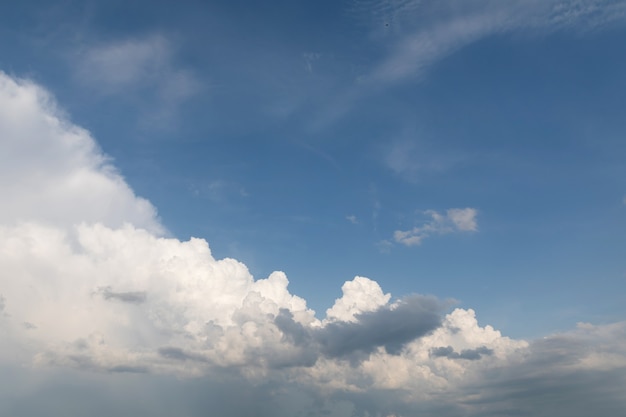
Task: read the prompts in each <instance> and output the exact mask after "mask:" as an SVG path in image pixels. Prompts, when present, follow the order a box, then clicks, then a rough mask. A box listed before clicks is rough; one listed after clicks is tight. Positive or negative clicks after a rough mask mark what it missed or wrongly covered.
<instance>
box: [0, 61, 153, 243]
mask: <svg viewBox="0 0 626 417" xmlns="http://www.w3.org/2000/svg"><path fill="white" fill-rule="evenodd" d="M0 138H1V140H2V154H3V155H4V156H5V157H4V158H3V163H2V164H0V189H2V195H3V203H2V204H1V205H0V220H2V221H3V223H5V224H6V223H15V222H19V221H38V222H44V223H51V224H55V225H60V226H63V227H68V226H71V225H72V224H75V223H80V222H96V221H97V222H100V223H102V224H105V225H107V226H110V227H119V226H122V225H123V224H124V223H132V224H134V225H136V226H138V227H143V228H146V229H148V230H150V231H152V232H155V233H163V231H164V228H163V227H162V226H161V224H160V223H159V221H158V219H157V217H156V210H155V208H154V207H153V206H152V205H151V204H150V203H149V202H148V201H147V200H145V199H143V198H139V197H137V196H135V194H134V193H133V191H132V190H131V189H130V187H129V186H128V184H126V182H125V181H124V179H123V178H122V176H121V175H120V174H119V173H118V172H117V170H116V169H115V167H114V166H113V165H112V164H111V161H110V160H109V159H108V158H107V157H106V155H104V154H102V152H101V151H100V150H99V149H98V146H97V144H96V143H95V141H94V140H93V138H92V137H91V136H90V135H89V132H87V131H86V130H84V129H81V128H80V127H77V126H75V125H72V124H71V123H69V122H68V121H67V120H65V118H64V116H63V114H62V113H61V112H60V111H59V110H58V109H57V106H56V104H55V103H54V100H53V99H52V98H51V97H50V95H49V94H48V93H47V92H46V91H44V90H43V89H41V88H40V87H38V86H36V85H34V84H32V83H31V82H29V81H25V80H17V79H12V78H10V77H8V76H7V75H5V74H3V73H1V72H0Z"/></svg>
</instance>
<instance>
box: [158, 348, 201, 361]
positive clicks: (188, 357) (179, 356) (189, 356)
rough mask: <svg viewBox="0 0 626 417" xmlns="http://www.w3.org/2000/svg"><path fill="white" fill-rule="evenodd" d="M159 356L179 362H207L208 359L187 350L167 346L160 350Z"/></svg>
mask: <svg viewBox="0 0 626 417" xmlns="http://www.w3.org/2000/svg"><path fill="white" fill-rule="evenodd" d="M158 352H159V355H161V356H162V357H164V358H167V359H174V360H178V361H196V362H206V361H207V359H206V358H205V357H204V356H202V355H199V354H197V353H191V352H186V351H185V350H183V349H181V348H177V347H171V346H166V347H162V348H159V350H158Z"/></svg>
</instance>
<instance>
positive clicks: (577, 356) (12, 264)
mask: <svg viewBox="0 0 626 417" xmlns="http://www.w3.org/2000/svg"><path fill="white" fill-rule="evenodd" d="M0 154H1V155H3V156H4V157H5V160H6V161H7V163H6V164H3V165H2V166H0V169H1V170H2V171H1V173H2V176H1V178H2V182H0V187H1V188H0V190H1V191H2V194H3V196H6V197H7V200H6V201H7V202H8V203H7V204H3V205H2V206H1V207H0V270H1V271H2V274H0V333H1V334H2V338H0V370H2V372H1V373H0V374H2V375H3V377H0V378H5V380H6V378H11V381H18V383H17V384H16V383H12V384H4V385H3V386H8V388H7V389H6V390H5V389H3V390H0V414H2V415H18V416H20V415H29V414H31V415H34V414H41V412H40V411H41V404H46V401H47V400H46V398H47V397H46V395H49V396H51V397H54V398H55V400H56V402H54V401H53V402H52V403H51V404H52V408H49V409H48V410H51V411H50V413H48V412H46V413H47V414H48V415H52V416H54V417H56V416H57V415H58V416H61V415H63V416H65V415H67V410H66V409H62V408H59V406H58V404H59V398H61V399H64V398H68V397H67V396H68V395H69V394H68V393H69V392H70V391H71V392H72V395H74V397H76V395H75V392H76V390H75V389H76V388H77V387H81V389H83V391H81V392H83V393H86V394H85V395H86V397H85V398H89V400H90V401H87V400H85V402H86V403H90V404H93V401H96V402H95V403H96V404H101V403H102V402H105V403H108V402H109V401H112V402H113V403H115V401H114V400H115V398H118V397H119V396H120V392H121V391H120V390H111V388H110V387H112V386H118V385H117V382H120V381H127V380H128V377H127V378H121V377H120V376H119V375H120V374H128V373H132V374H135V375H136V378H133V382H141V383H138V384H136V385H139V386H144V383H146V384H147V385H146V386H150V387H154V390H155V391H154V392H152V394H151V395H152V396H156V397H158V398H160V396H161V394H163V395H167V394H166V393H167V389H165V388H163V387H164V385H163V384H165V382H162V381H164V380H163V379H159V378H156V377H154V376H153V374H162V375H171V374H174V375H186V376H197V377H198V378H200V379H197V380H195V381H197V382H188V381H187V382H178V383H177V384H184V386H185V387H195V388H194V389H195V390H198V391H196V392H202V395H201V396H200V397H201V398H205V396H206V395H213V397H211V399H212V403H213V404H212V406H214V407H223V408H222V409H224V410H229V411H228V413H227V414H221V415H237V410H238V412H239V415H242V414H241V413H242V412H244V411H242V410H248V411H249V410H255V409H256V407H257V406H258V404H259V401H264V402H263V404H264V406H266V407H269V408H264V409H263V410H261V411H260V413H261V415H285V413H286V412H285V411H284V410H283V411H280V410H279V409H277V408H276V407H278V405H277V404H274V403H271V401H270V403H268V402H267V401H269V400H267V398H270V399H276V398H280V399H283V400H284V401H287V402H286V404H289V407H291V408H290V411H294V412H292V413H291V414H290V415H293V414H297V413H299V412H302V410H309V411H311V412H312V413H313V414H318V415H320V414H325V413H326V412H329V413H331V415H332V413H335V415H340V416H347V415H353V413H356V414H359V415H370V416H372V415H381V416H383V415H396V416H400V415H416V414H419V413H427V414H428V413H430V414H437V415H443V416H461V415H464V416H477V415H506V414H503V413H498V410H501V409H502V408H501V407H502V406H503V403H506V404H504V406H506V407H508V408H507V410H508V409H509V408H510V409H515V407H522V408H523V407H528V405H527V404H534V403H535V400H536V399H537V398H538V397H537V394H536V391H533V389H532V388H533V387H532V386H529V385H528V384H527V383H526V382H525V381H531V382H532V384H543V385H541V386H542V387H544V388H545V389H547V390H548V392H549V393H550V395H551V396H552V397H553V398H558V399H562V402H565V401H566V400H567V399H568V398H570V397H568V394H567V391H566V390H565V391H563V390H561V391H559V390H558V387H565V388H568V387H569V386H568V385H567V384H568V381H572V376H576V375H578V376H579V379H578V380H580V381H583V383H584V387H588V388H589V389H591V390H592V391H593V390H595V391H594V392H597V387H598V384H597V381H596V380H594V379H593V377H594V376H595V375H599V376H607V377H612V378H613V379H612V380H611V381H616V382H617V383H621V382H624V381H623V380H624V375H625V374H626V373H624V372H623V371H624V369H625V367H626V351H625V350H624V346H626V343H625V342H626V340H625V335H626V332H624V326H626V325H625V324H624V323H621V324H615V325H611V326H592V325H581V326H580V327H579V329H577V330H576V331H575V332H569V333H565V334H561V335H554V336H551V337H549V338H548V339H545V340H541V341H536V342H532V343H528V342H525V341H521V340H512V339H509V338H507V337H504V336H502V335H501V334H500V332H498V331H497V330H495V329H493V328H492V327H490V326H479V325H478V322H477V320H476V317H475V313H474V311H472V310H468V309H456V310H454V311H452V312H451V313H449V314H443V312H442V309H443V308H444V305H443V304H444V303H442V302H440V301H438V300H437V299H435V298H433V297H424V296H418V295H412V296H408V297H403V298H401V299H398V300H392V299H391V295H390V294H388V293H384V292H383V290H382V289H381V287H380V285H379V284H378V283H376V282H375V281H373V280H371V279H368V278H364V277H356V278H354V279H353V280H351V281H348V282H346V283H345V284H344V285H343V287H342V292H343V294H342V296H341V297H340V298H338V299H337V300H336V302H335V304H334V305H333V306H332V307H331V308H330V309H328V311H327V312H326V317H325V318H324V319H322V320H320V319H318V318H316V317H315V315H314V312H313V311H311V310H310V309H308V308H307V305H306V301H305V300H304V299H303V298H300V297H298V296H296V295H293V294H291V293H290V292H289V290H288V279H287V277H286V276H285V274H283V273H282V272H274V273H272V274H270V276H269V277H268V278H266V279H256V280H255V279H254V278H253V277H252V276H251V274H250V273H249V271H248V269H247V268H246V266H245V265H244V264H242V263H241V262H238V261H237V260H234V259H229V258H226V259H215V258H214V257H213V255H212V254H211V250H210V248H209V245H208V244H207V242H206V241H205V240H203V239H196V238H194V239H190V240H189V241H185V242H182V241H179V240H178V239H174V238H166V237H163V236H162V232H163V227H162V226H161V225H160V223H159V222H158V219H157V218H156V215H155V211H154V209H153V208H152V206H151V205H150V204H149V203H148V202H147V201H145V200H143V199H141V198H139V197H137V196H135V195H134V194H133V192H132V190H131V189H130V187H129V186H128V185H127V184H126V183H125V182H124V180H123V178H122V177H121V176H120V174H119V173H117V172H116V171H115V170H114V168H113V167H112V166H111V164H110V163H109V162H108V160H107V158H106V157H105V156H104V155H103V154H102V153H101V152H100V151H99V150H98V149H97V147H96V145H95V143H94V141H93V139H92V138H91V137H90V136H89V134H88V133H87V132H86V131H84V130H82V129H80V128H78V127H76V126H74V125H72V124H71V123H69V122H68V121H67V120H66V119H65V118H63V117H62V116H61V115H60V113H59V112H58V110H56V109H55V107H54V105H53V103H52V100H51V98H50V97H49V95H47V94H46V93H45V91H43V90H42V89H41V88H40V87H38V86H36V85H34V84H32V83H29V82H26V81H22V80H15V79H12V78H10V77H8V76H6V75H4V74H2V75H0ZM44 155H45V156H44ZM427 214H428V215H429V216H430V218H431V220H430V221H429V222H427V223H426V224H424V225H422V226H421V228H420V229H419V231H417V232H412V233H413V234H411V233H409V234H408V235H406V236H404V237H405V238H407V239H410V238H420V239H421V238H423V237H424V236H425V235H429V234H433V233H446V232H448V231H450V232H451V231H473V230H476V222H475V216H476V212H475V210H474V209H471V208H466V209H450V210H448V211H447V212H446V213H445V214H440V213H438V212H434V211H430V212H428V213H427ZM15 363H19V364H23V365H24V366H25V368H23V369H18V368H16V365H14V364H15ZM42 367H45V368H53V369H55V371H53V373H52V374H49V373H45V372H42V371H41V368H42ZM68 369H77V370H80V371H82V373H78V374H77V373H72V372H69V371H68ZM33 373H37V374H38V376H36V377H32V378H31V379H28V378H30V377H28V375H31V374H33ZM86 374H90V375H92V374H95V375H97V376H95V377H86V376H85V375H86ZM6 375H10V376H6ZM46 375H49V376H46ZM620 375H621V376H620ZM620 378H621V379H620ZM24 380H28V381H31V382H29V383H26V382H24ZM33 380H35V381H36V382H32V381H33ZM59 381H64V384H67V385H63V386H61V387H60V386H59ZM192 381H194V380H192ZM224 381H226V382H224ZM546 381H547V382H546ZM29 384H32V386H30V385H29ZM194 384H196V385H194ZM221 384H226V386H228V387H229V390H228V392H230V394H228V395H222V394H221V393H223V392H224V391H223V389H222V391H220V385H221ZM83 386H89V387H91V390H86V391H85V390H84V388H82V387H83ZM103 386H105V387H108V388H107V389H104V390H103V389H100V388H102V387H103ZM602 386H606V385H602ZM617 386H623V384H622V385H617ZM51 387H54V389H52V391H51ZM64 387H65V388H64ZM159 387H160V388H159ZM475 387H479V389H478V391H477V389H476V388H475ZM506 387H513V389H514V391H515V392H514V393H515V394H516V396H512V397H511V396H507V395H506V394H507V392H506V391H504V390H505V388H506ZM555 387H556V388H555ZM138 389H139V390H141V388H138ZM295 391H297V395H296V397H293V396H292V394H294V392H295ZM579 391H580V392H582V393H583V394H584V391H582V390H579ZM233 392H235V393H236V399H233V398H234V396H235V394H232V393H233ZM577 392H578V391H577ZM611 392H612V391H609V394H606V395H605V396H604V397H603V398H604V404H605V405H604V407H605V409H607V410H609V409H610V410H619V409H620V408H619V406H620V405H622V404H623V401H624V400H623V395H621V392H620V393H617V394H611ZM50 393H51V394H50ZM116 393H117V394H116ZM216 393H218V394H219V395H218V394H216ZM240 393H247V395H245V396H240V395H239V394H240ZM35 395H36V396H37V400H38V401H31V400H32V399H33V397H34V396H35ZM187 395H189V394H185V396H184V398H188V397H187ZM124 398H125V399H124V401H130V400H128V398H126V397H124ZM258 398H265V400H258ZM293 398H297V400H294V399H293ZM577 398H578V397H576V398H573V400H574V401H576V400H577ZM517 399H520V400H519V401H518V400H517ZM92 400H93V401H92ZM142 400H143V398H142ZM522 400H523V401H522ZM20 401H22V402H20ZM176 401H179V402H180V401H181V400H180V399H177V400H176ZM272 401H273V400H272ZM289 401H291V402H289ZM620 401H621V402H620ZM142 402H143V401H142ZM147 403H150V401H148V402H147ZM157 403H159V404H162V402H159V401H157ZM16 404H17V405H16ZM54 404H57V405H56V407H55V406H54ZM176 404H177V405H181V406H182V407H183V408H182V409H184V410H186V413H187V414H188V415H201V414H202V413H206V408H204V409H203V410H199V409H198V410H191V409H189V408H185V407H189V405H188V404H186V405H183V404H181V403H178V402H177V403H176ZM268 404H269V405H268ZM577 404H580V401H578V403H577ZM29 406H30V407H35V408H29ZM37 406H39V407H40V408H39V409H37ZM135 407H136V405H135ZM272 407H273V408H272ZM320 407H321V409H320ZM537 407H540V411H541V410H544V411H545V410H551V411H554V410H555V409H556V408H554V407H553V408H550V407H549V404H548V405H544V406H537ZM541 407H543V408H541ZM607 407H608V408H607ZM217 409H220V408H217ZM621 409H622V410H623V407H622V408H621ZM28 410H31V411H32V412H30V413H29V412H28ZM35 410H39V411H35ZM84 410H85V409H83V411H84ZM89 410H90V409H89ZM102 410H103V409H99V410H95V411H94V412H93V413H91V412H86V413H84V414H89V415H105V414H106V413H104V412H103V411H102ZM169 410H171V409H169ZM441 410H444V411H445V412H438V411H441ZM574 410H575V409H574ZM581 410H585V412H586V414H581V413H579V414H576V412H574V413H569V414H568V415H569V416H582V415H591V414H593V413H590V410H593V409H592V408H589V407H587V408H584V407H582V408H581ZM532 411H533V410H531V412H529V413H528V414H532V415H551V416H557V415H558V414H554V413H552V414H549V413H547V412H543V414H542V413H538V412H535V413H533V412H532ZM109 414H110V413H109ZM170 414H171V413H170ZM151 415H164V411H163V409H160V410H157V411H156V412H155V413H152V414H151ZM243 415H245V413H244V414H243ZM594 415H597V414H594ZM604 415H615V413H613V414H608V413H607V414H604Z"/></svg>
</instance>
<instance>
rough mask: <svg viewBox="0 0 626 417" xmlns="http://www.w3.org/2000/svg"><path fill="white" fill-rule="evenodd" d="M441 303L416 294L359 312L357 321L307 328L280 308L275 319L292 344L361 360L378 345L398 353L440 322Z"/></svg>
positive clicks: (322, 354) (390, 351) (338, 356)
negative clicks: (392, 303)
mask: <svg viewBox="0 0 626 417" xmlns="http://www.w3.org/2000/svg"><path fill="white" fill-rule="evenodd" d="M442 307H443V306H442V303H441V302H440V301H438V300H437V299H435V298H431V297H424V296H420V295H413V296H409V297H406V298H404V299H403V300H401V301H400V302H398V303H397V304H395V305H394V306H385V307H383V308H380V309H378V310H376V311H373V312H366V313H361V314H357V315H356V318H357V321H356V322H345V321H336V322H330V323H327V324H326V325H325V326H324V327H322V328H317V329H311V328H305V327H304V326H303V325H302V324H300V323H297V322H295V321H294V320H293V316H292V315H291V313H290V312H289V311H287V310H281V312H280V314H279V315H278V316H277V317H276V319H275V321H274V323H275V324H276V326H277V327H278V328H279V329H280V330H281V331H282V332H283V333H284V335H285V338H286V339H287V340H288V341H290V342H291V343H292V344H294V345H296V346H299V347H303V346H306V347H307V348H308V349H309V350H308V351H307V353H308V354H309V356H310V354H311V352H310V349H311V347H312V346H316V349H318V350H319V355H320V356H324V357H327V358H344V359H350V360H351V361H358V360H361V359H364V358H366V357H367V356H368V355H369V354H371V353H372V352H374V351H375V350H376V349H377V348H378V347H384V348H385V350H386V351H387V353H390V354H394V355H397V354H399V353H400V352H401V350H402V348H403V347H404V345H405V344H406V343H408V342H410V341H412V340H415V339H417V338H419V337H421V336H425V335H426V334H428V333H430V332H432V331H433V330H435V329H436V328H438V327H440V326H441V320H442V319H441V311H442Z"/></svg>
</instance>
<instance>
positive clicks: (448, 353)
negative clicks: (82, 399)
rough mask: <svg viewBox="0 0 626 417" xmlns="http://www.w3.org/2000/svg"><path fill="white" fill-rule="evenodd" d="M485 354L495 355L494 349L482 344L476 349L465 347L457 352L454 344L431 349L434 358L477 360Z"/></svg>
mask: <svg viewBox="0 0 626 417" xmlns="http://www.w3.org/2000/svg"><path fill="white" fill-rule="evenodd" d="M483 355H484V356H490V355H493V349H489V348H488V347H486V346H481V347H478V348H476V349H463V350H462V351H461V352H455V351H454V349H453V348H452V346H445V347H444V346H442V347H438V348H434V349H431V350H430V356H431V357H433V358H448V359H467V360H470V361H475V360H478V359H480V358H482V357H483Z"/></svg>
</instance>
